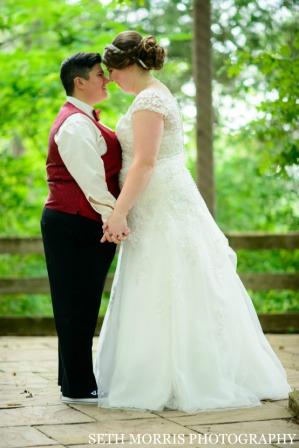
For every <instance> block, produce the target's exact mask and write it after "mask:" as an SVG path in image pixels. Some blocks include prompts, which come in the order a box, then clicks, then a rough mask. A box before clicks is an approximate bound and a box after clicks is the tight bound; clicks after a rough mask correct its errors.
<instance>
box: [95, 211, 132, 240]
mask: <svg viewBox="0 0 299 448" xmlns="http://www.w3.org/2000/svg"><path fill="white" fill-rule="evenodd" d="M103 232H104V235H103V237H102V239H101V243H104V242H105V241H109V242H110V243H115V244H119V243H120V242H121V241H122V240H125V239H126V238H127V236H128V235H129V233H130V230H129V228H128V225H127V218H126V216H124V215H121V214H117V213H115V212H113V213H112V215H111V216H110V217H109V219H108V220H107V221H106V222H105V223H104V224H103Z"/></svg>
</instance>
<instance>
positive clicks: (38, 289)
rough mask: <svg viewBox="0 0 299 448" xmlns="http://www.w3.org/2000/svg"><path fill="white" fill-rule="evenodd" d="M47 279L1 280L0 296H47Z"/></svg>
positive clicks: (48, 290) (108, 285)
mask: <svg viewBox="0 0 299 448" xmlns="http://www.w3.org/2000/svg"><path fill="white" fill-rule="evenodd" d="M112 280H113V275H112V274H110V275H109V276H108V278H107V280H106V283H105V288H104V291H105V292H109V291H110V289H111V285H112ZM49 293H50V286H49V281H48V277H35V278H1V279H0V295H4V294H7V295H9V294H49Z"/></svg>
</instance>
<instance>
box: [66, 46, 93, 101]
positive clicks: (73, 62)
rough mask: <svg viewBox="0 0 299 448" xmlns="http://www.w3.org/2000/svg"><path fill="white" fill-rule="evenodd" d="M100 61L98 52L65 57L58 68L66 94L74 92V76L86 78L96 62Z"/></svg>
mask: <svg viewBox="0 0 299 448" xmlns="http://www.w3.org/2000/svg"><path fill="white" fill-rule="evenodd" d="M101 62H102V58H101V55H100V54H99V53H76V54H74V55H73V56H70V57H69V58H67V59H65V60H64V61H63V62H62V64H61V68H60V79H61V82H62V84H63V87H64V89H65V91H66V94H67V95H72V94H73V93H74V79H75V78H76V76H80V77H81V78H84V79H88V78H89V72H90V70H92V68H93V67H94V66H95V65H96V64H100V63H101Z"/></svg>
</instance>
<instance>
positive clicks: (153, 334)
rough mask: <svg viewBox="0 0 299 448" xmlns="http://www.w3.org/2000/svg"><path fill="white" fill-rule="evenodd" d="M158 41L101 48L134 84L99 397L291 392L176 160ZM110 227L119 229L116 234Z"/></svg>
mask: <svg viewBox="0 0 299 448" xmlns="http://www.w3.org/2000/svg"><path fill="white" fill-rule="evenodd" d="M163 59H164V50H163V49H162V48H161V47H160V46H159V45H157V44H156V42H155V40H154V38H151V37H150V38H143V39H142V37H141V36H140V35H139V34H138V33H136V32H124V33H121V34H120V35H118V36H117V37H116V38H115V39H114V41H113V44H111V45H109V46H108V47H107V48H106V51H105V55H104V62H105V63H106V65H107V67H108V69H109V71H110V79H111V80H112V81H114V82H116V83H117V84H118V85H119V86H120V87H121V88H122V89H123V90H124V91H126V92H131V93H134V94H135V95H136V97H135V99H134V101H133V103H132V104H131V106H130V107H129V109H128V111H127V113H126V114H125V115H124V116H123V117H122V118H121V120H120V121H119V123H118V126H117V130H116V132H117V136H118V138H119V141H120V143H121V146H122V150H123V168H122V171H121V183H122V185H123V188H122V192H121V195H120V196H119V198H118V200H117V202H116V206H115V209H114V212H113V214H112V216H111V218H110V219H109V220H108V222H107V225H108V227H107V231H106V233H105V238H106V239H108V240H109V241H116V238H119V239H121V237H120V234H121V229H123V228H124V226H125V225H126V222H127V221H126V217H127V219H128V226H129V228H130V229H131V233H130V235H129V237H128V238H127V239H126V240H125V241H122V243H121V247H120V252H119V259H118V264H117V269H116V273H115V278H114V282H113V286H112V292H111V298H110V302H109V306H108V310H107V312H106V316H105V319H104V323H103V327H102V330H101V334H100V337H99V343H98V349H97V355H96V360H95V368H94V370H95V377H96V380H97V383H98V396H99V399H98V400H99V401H98V405H99V406H101V407H111V408H137V409H149V410H162V409H164V408H170V409H178V410H182V411H186V412H192V411H196V410H204V409H216V408H232V407H246V406H258V405H260V404H261V403H260V400H262V399H272V400H279V399H285V398H287V397H288V393H289V392H290V391H291V388H290V386H289V384H288V382H287V379H286V373H285V370H284V369H283V367H282V365H281V362H280V361H279V359H278V358H277V356H276V355H275V353H274V352H273V350H272V348H271V346H270V344H269V343H268V341H267V339H266V338H265V336H264V334H263V331H262V329H261V326H260V323H259V321H258V318H257V315H256V312H255V309H254V307H253V304H252V301H251V299H250V297H249V295H248V294H247V292H246V290H245V288H244V286H243V284H242V282H241V280H240V278H239V277H238V275H237V273H236V254H235V252H234V251H233V250H232V249H231V248H230V246H229V244H228V240H227V238H226V237H225V236H224V234H223V233H222V231H221V230H220V229H219V227H218V226H217V224H216V223H215V221H214V219H213V217H212V216H211V214H210V212H209V210H208V208H207V206H206V204H205V202H204V200H203V199H202V197H201V195H200V193H199V191H198V189H197V187H196V184H195V183H194V181H193V179H192V177H191V175H190V173H189V171H188V170H187V168H186V167H185V163H184V149H183V129H182V120H181V117H180V111H179V108H178V105H177V102H176V100H175V99H174V97H173V96H172V94H171V93H170V91H169V90H168V89H167V88H166V87H165V86H164V85H163V84H162V83H160V82H159V81H158V80H157V79H155V78H154V77H152V76H151V74H150V71H149V70H150V69H151V68H155V69H159V68H161V66H162V65H163ZM117 235H118V236H117Z"/></svg>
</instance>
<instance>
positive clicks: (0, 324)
mask: <svg viewBox="0 0 299 448" xmlns="http://www.w3.org/2000/svg"><path fill="white" fill-rule="evenodd" d="M226 236H227V238H228V239H229V242H230V245H231V247H232V248H233V249H234V250H236V251H237V250H239V249H246V250H265V249H268V250H269V249H287V250H295V249H297V248H299V232H292V233H287V234H267V233H232V232H231V233H227V234H226ZM0 254H11V255H12V254H24V255H25V254H26V255H27V254H43V246H42V241H41V239H40V238H0ZM240 277H241V280H242V282H243V283H244V285H245V287H246V288H248V289H252V290H254V291H263V290H270V289H273V290H297V289H298V287H299V273H292V274H286V273H242V274H240ZM112 280H113V275H109V276H108V278H107V281H106V284H105V291H107V292H109V291H110V288H111V284H112ZM4 294H5V295H7V294H49V283H48V279H47V277H38V278H0V296H1V295H4ZM0 300H1V298H0ZM259 319H260V321H261V324H262V326H263V329H264V331H265V332H287V331H293V332H299V313H296V312H294V313H279V314H259ZM100 325H101V320H100V319H99V327H100ZM54 333H55V328H54V322H53V318H51V317H13V316H2V317H1V316H0V335H3V334H54Z"/></svg>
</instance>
